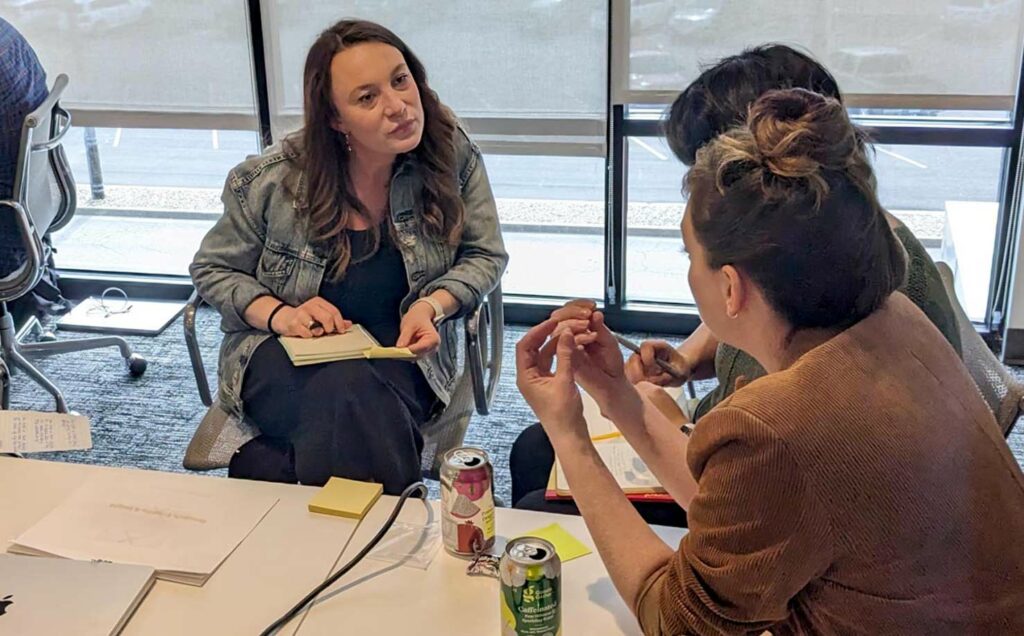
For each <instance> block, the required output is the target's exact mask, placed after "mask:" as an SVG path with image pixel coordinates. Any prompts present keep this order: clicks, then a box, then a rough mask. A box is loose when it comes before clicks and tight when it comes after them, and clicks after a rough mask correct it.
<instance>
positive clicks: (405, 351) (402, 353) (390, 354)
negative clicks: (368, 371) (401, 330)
mask: <svg viewBox="0 0 1024 636" xmlns="http://www.w3.org/2000/svg"><path fill="white" fill-rule="evenodd" d="M363 355H364V356H366V357H367V358H369V359H370V360H373V359H377V358H388V359H397V360H415V359H416V354H415V353H413V352H412V351H409V348H408V347H370V348H369V349H367V350H366V351H365V352H364V353H363Z"/></svg>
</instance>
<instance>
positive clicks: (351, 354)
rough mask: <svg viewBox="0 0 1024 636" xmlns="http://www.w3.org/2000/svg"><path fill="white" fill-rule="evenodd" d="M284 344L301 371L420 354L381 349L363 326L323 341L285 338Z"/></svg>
mask: <svg viewBox="0 0 1024 636" xmlns="http://www.w3.org/2000/svg"><path fill="white" fill-rule="evenodd" d="M280 341H281V346H282V347H284V350H285V352H287V353H288V358H289V359H291V361H292V364H293V365H295V366H297V367H301V366H305V365H307V364H320V363H322V362H336V361H338V360H356V359H359V358H368V359H374V358H395V359H399V360H415V359H416V354H414V353H413V352H411V351H409V349H408V348H406V347H382V346H380V343H379V342H377V339H376V338H374V337H373V335H372V334H371V333H370V332H369V331H367V330H366V329H363V327H362V326H361V325H352V328H351V329H349V330H348V331H346V332H345V333H332V334H330V335H327V336H320V337H319V338H294V337H291V336H281V337H280Z"/></svg>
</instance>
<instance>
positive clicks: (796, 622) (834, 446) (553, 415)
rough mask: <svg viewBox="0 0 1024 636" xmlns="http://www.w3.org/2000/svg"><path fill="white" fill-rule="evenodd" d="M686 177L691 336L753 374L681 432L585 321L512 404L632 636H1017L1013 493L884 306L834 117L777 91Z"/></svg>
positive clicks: (995, 445) (530, 354) (883, 245)
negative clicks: (658, 486)
mask: <svg viewBox="0 0 1024 636" xmlns="http://www.w3.org/2000/svg"><path fill="white" fill-rule="evenodd" d="M686 183H687V186H688V188H689V191H690V197H689V201H688V204H687V208H686V212H685V215H684V217H683V223H682V234H683V243H684V245H685V248H686V250H687V251H688V252H689V254H690V260H691V266H690V270H689V283H690V287H691V288H692V289H693V293H694V298H695V300H696V303H697V307H698V309H699V311H700V314H701V318H702V319H703V320H704V323H705V324H706V325H707V327H708V328H709V329H710V330H711V332H712V333H713V334H714V336H715V337H716V338H717V339H718V340H720V341H722V342H725V343H729V344H730V345H732V346H735V347H738V348H740V349H742V350H743V351H747V352H749V353H750V354H751V355H752V356H754V358H755V359H756V360H757V361H758V363H759V364H760V365H761V366H763V367H764V369H765V370H766V372H767V373H766V375H764V376H763V377H761V378H759V379H757V380H754V381H753V382H751V383H750V384H748V385H745V386H744V387H743V388H741V389H740V390H738V391H736V392H735V393H733V394H732V395H731V396H730V397H728V398H726V399H725V400H724V401H723V402H722V403H720V404H719V405H718V406H717V407H715V408H714V409H712V410H711V411H710V412H709V413H707V414H706V415H705V416H704V420H703V422H702V423H701V424H700V425H698V426H697V427H696V428H695V430H694V431H693V433H692V437H689V438H688V437H687V436H685V435H682V434H680V432H679V428H678V426H676V425H674V424H672V423H671V422H669V421H668V420H667V419H665V418H664V417H663V416H661V415H660V413H659V412H657V410H656V409H651V408H649V407H647V406H645V404H646V403H645V402H644V401H643V400H642V399H641V398H640V396H639V394H638V392H637V389H636V388H635V387H634V386H633V384H632V382H630V380H629V379H628V378H627V377H626V373H625V368H624V363H623V359H622V355H621V353H620V351H619V348H618V345H617V344H616V341H615V339H614V338H613V337H612V335H611V333H610V332H609V331H608V330H607V329H606V328H605V326H604V321H603V316H602V314H601V312H594V313H593V314H592V316H591V317H590V318H589V319H587V320H576V319H570V320H567V321H563V322H561V323H559V322H557V321H556V320H554V319H549V320H548V321H546V322H545V323H542V324H541V325H539V326H537V327H535V328H534V329H532V330H531V331H530V332H529V333H528V334H527V335H526V336H525V337H524V338H523V340H522V341H521V342H520V343H519V345H518V348H517V371H518V374H517V378H518V385H519V388H520V390H521V391H522V393H523V395H524V396H525V397H526V399H527V401H528V402H529V403H530V406H531V407H532V408H533V409H534V411H535V412H536V414H537V416H538V417H539V419H540V421H541V424H542V425H543V427H544V429H545V430H546V432H547V433H548V436H549V438H550V439H551V443H552V444H553V445H554V448H555V452H556V453H557V455H558V458H559V461H560V462H561V466H562V468H563V469H564V471H565V475H566V478H567V480H568V482H569V485H570V487H571V488H572V491H573V496H574V498H575V501H576V503H577V505H578V506H579V509H580V512H581V513H582V515H583V517H584V519H585V521H586V523H587V527H588V528H589V530H590V533H591V535H592V537H593V539H594V541H595V543H596V545H597V549H598V552H599V553H600V555H601V558H602V560H603V561H604V563H605V565H606V566H607V568H608V572H609V574H610V575H611V579H612V581H613V583H614V584H615V585H616V587H617V589H618V591H619V593H620V594H621V595H622V597H623V598H624V600H625V601H626V602H627V603H628V604H630V606H631V607H633V608H634V610H635V612H636V614H637V617H638V619H639V622H640V625H641V627H642V628H643V630H644V632H645V633H647V634H733V633H737V634H738V633H759V632H761V631H762V630H770V631H771V632H772V633H775V634H797V633H799V634H805V633H814V634H911V633H914V634H1019V633H1024V595H1022V594H1021V590H1024V543H1022V542H1021V541H1020V536H1021V534H1022V533H1024V475H1022V474H1021V470H1020V467H1019V466H1018V465H1017V462H1016V461H1015V460H1014V457H1013V456H1012V454H1011V453H1010V450H1009V447H1008V446H1007V445H1006V442H1005V441H1004V440H1003V437H1002V434H1001V432H1000V430H999V428H998V426H997V425H996V422H995V420H994V418H993V416H992V414H991V412H990V411H989V409H988V407H987V406H986V405H985V402H984V401H983V400H982V398H981V396H980V394H979V393H978V390H977V388H976V387H975V385H974V383H973V381H972V380H971V377H970V375H968V373H967V371H966V369H965V368H964V366H963V364H962V363H961V361H960V359H959V357H958V356H957V355H956V353H955V352H954V350H953V348H952V347H950V346H949V345H948V343H947V342H946V340H945V339H944V338H943V336H942V334H941V333H940V332H939V330H938V329H936V328H935V326H934V325H933V324H932V323H931V322H930V321H929V320H928V319H927V318H926V317H925V315H924V313H923V312H922V311H921V310H920V309H919V308H918V307H916V306H915V305H914V304H913V303H912V302H910V300H909V299H907V297H906V296H905V295H903V294H902V293H901V292H899V291H898V289H899V287H900V285H901V283H902V282H903V278H904V275H905V271H906V263H905V256H904V251H903V249H902V247H901V246H900V244H899V242H898V240H897V239H896V238H895V237H894V235H893V233H892V231H891V230H890V228H889V224H888V222H887V220H886V218H885V215H884V213H883V211H882V208H881V206H880V205H879V203H878V201H877V199H876V196H875V189H874V185H873V179H872V175H871V171H870V167H869V166H868V164H867V162H866V161H865V159H864V155H863V152H862V150H861V149H860V148H859V143H858V140H857V133H856V131H855V129H854V127H853V126H852V125H851V124H850V122H849V120H848V119H847V116H846V111H845V110H844V109H843V107H842V105H841V104H839V102H837V101H835V100H832V99H827V98H824V97H822V96H820V95H817V94H815V93H811V92H808V91H804V90H800V89H792V90H786V91H772V92H769V93H767V94H765V95H764V96H762V97H761V98H760V99H758V100H757V102H755V103H754V105H753V106H752V109H751V113H750V119H749V123H748V126H747V127H742V128H738V129H734V130H732V131H730V132H728V133H726V134H724V135H722V136H720V137H719V138H717V139H715V140H713V141H711V142H710V143H709V144H708V145H707V146H706V147H704V148H703V149H701V150H700V151H698V153H697V158H696V162H695V164H694V166H693V168H692V169H691V170H690V172H689V174H688V175H687V177H686ZM553 356H554V357H557V367H556V371H555V372H554V373H552V372H551V370H550V369H551V366H550V365H551V362H552V357H553ZM577 382H578V383H579V384H580V385H582V386H583V387H584V388H585V389H586V390H587V392H588V393H590V395H592V396H594V398H595V400H596V401H597V402H598V404H599V406H600V407H601V410H602V412H603V413H604V414H605V415H607V416H608V417H610V418H611V419H612V420H613V421H614V422H615V424H616V425H617V426H618V428H619V430H620V431H621V432H622V434H623V435H624V436H625V437H626V438H627V440H628V441H629V442H630V444H631V445H632V446H633V447H634V448H635V449H636V450H637V452H638V453H639V454H640V456H641V457H643V459H644V460H645V461H646V462H647V465H648V466H649V467H650V469H651V470H652V471H653V472H654V473H655V474H656V475H657V477H658V478H659V480H660V481H661V483H662V484H664V485H665V487H666V488H667V490H668V491H669V493H670V494H671V495H672V496H673V497H674V498H675V499H676V500H677V501H678V502H680V503H681V504H683V505H684V507H686V508H687V510H688V512H689V523H690V530H689V533H688V534H687V535H686V536H685V537H684V538H683V540H682V542H681V544H680V546H679V548H678V550H677V551H673V550H672V549H671V548H670V547H669V546H667V545H666V544H665V543H664V542H663V541H662V540H661V539H660V538H659V537H658V536H657V535H656V534H655V533H654V532H653V531H652V530H651V529H650V528H649V526H647V525H646V524H645V523H644V521H643V520H642V519H641V517H640V516H639V514H638V513H637V512H636V510H635V508H634V507H633V506H632V505H630V503H629V501H628V500H627V499H626V497H625V496H624V495H623V493H622V491H621V489H620V488H619V487H618V485H617V484H616V482H615V480H614V478H613V477H612V475H611V474H610V473H609V471H608V469H607V468H605V466H604V465H603V463H602V462H601V459H600V456H599V455H598V454H597V452H596V450H595V449H594V446H593V443H592V442H591V441H590V437H589V435H588V431H587V426H586V423H585V421H584V419H583V409H582V403H581V400H580V395H579V391H578V389H577V387H576V383H577ZM684 457H685V462H683V461H681V458H684Z"/></svg>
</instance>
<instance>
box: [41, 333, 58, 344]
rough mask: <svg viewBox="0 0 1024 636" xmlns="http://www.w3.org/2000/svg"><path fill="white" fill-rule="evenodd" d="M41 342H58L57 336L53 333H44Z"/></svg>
mask: <svg viewBox="0 0 1024 636" xmlns="http://www.w3.org/2000/svg"><path fill="white" fill-rule="evenodd" d="M39 342H57V334H55V333H53V332H52V331H44V332H43V333H41V334H39Z"/></svg>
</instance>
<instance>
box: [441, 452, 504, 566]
mask: <svg viewBox="0 0 1024 636" xmlns="http://www.w3.org/2000/svg"><path fill="white" fill-rule="evenodd" d="M441 538H442V539H443V541H444V549H445V550H447V551H448V552H449V553H451V554H454V555H455V556H460V557H473V556H476V555H477V554H479V553H481V552H486V551H487V550H489V549H490V548H491V546H493V545H494V468H492V466H491V460H490V458H488V457H487V452H486V451H484V450H483V449H481V448H474V447H472V446H463V447H461V448H453V449H452V450H450V451H448V452H447V453H445V454H444V461H443V462H442V464H441Z"/></svg>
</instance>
